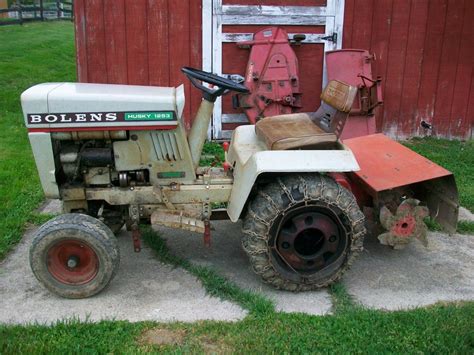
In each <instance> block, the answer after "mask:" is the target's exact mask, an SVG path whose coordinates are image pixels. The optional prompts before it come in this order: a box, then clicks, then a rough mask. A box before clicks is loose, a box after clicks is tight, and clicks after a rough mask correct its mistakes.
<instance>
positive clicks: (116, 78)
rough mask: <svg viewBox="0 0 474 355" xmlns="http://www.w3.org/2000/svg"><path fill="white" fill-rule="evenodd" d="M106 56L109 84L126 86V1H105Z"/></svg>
mask: <svg viewBox="0 0 474 355" xmlns="http://www.w3.org/2000/svg"><path fill="white" fill-rule="evenodd" d="M104 23H105V28H106V29H110V28H113V29H114V30H113V31H110V30H106V31H105V56H106V63H107V82H108V83H111V84H126V83H127V82H128V77H127V39H126V33H125V31H126V26H125V0H104Z"/></svg>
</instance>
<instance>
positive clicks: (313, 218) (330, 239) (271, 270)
mask: <svg viewBox="0 0 474 355" xmlns="http://www.w3.org/2000/svg"><path fill="white" fill-rule="evenodd" d="M243 234H244V238H243V247H244V250H245V251H246V253H247V254H248V256H249V259H250V262H251V264H252V266H253V269H254V270H255V272H256V273H257V274H258V275H260V276H261V277H262V279H263V280H264V281H265V282H267V283H269V284H271V285H273V286H275V287H276V288H279V289H285V290H291V291H303V290H312V289H317V288H320V287H326V286H328V285H330V284H332V283H334V282H336V281H337V280H338V279H339V278H340V277H341V276H342V274H343V273H344V271H345V270H346V269H347V268H348V267H349V266H350V264H351V263H352V261H353V259H354V257H355V256H356V255H357V253H358V252H359V251H360V250H362V243H363V238H364V235H365V227H364V215H363V214H362V212H361V211H360V209H359V207H358V206H357V203H356V201H355V198H354V196H353V195H352V194H351V193H350V192H349V191H347V190H346V189H344V188H343V187H341V186H340V185H339V184H337V183H336V182H335V181H334V180H332V179H331V178H329V177H326V176H321V175H318V174H301V175H297V176H294V175H290V176H285V177H282V178H280V179H278V180H277V182H272V183H270V184H267V185H265V186H263V187H262V188H261V189H259V191H258V193H257V195H256V196H255V197H254V198H253V199H252V201H251V202H250V203H249V206H248V210H247V214H246V216H245V218H244V226H243Z"/></svg>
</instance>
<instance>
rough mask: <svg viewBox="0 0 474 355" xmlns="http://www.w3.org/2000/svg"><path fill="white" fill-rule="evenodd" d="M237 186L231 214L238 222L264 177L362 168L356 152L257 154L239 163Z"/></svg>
mask: <svg viewBox="0 0 474 355" xmlns="http://www.w3.org/2000/svg"><path fill="white" fill-rule="evenodd" d="M235 163H236V166H235V167H234V186H233V188H232V193H231V196H230V200H229V204H228V207H227V213H228V214H229V217H230V219H231V220H232V221H233V222H236V221H237V220H238V219H239V218H240V216H241V214H242V211H243V209H244V207H245V205H246V203H247V200H248V198H249V196H250V193H251V191H252V188H253V187H254V185H255V184H256V182H257V179H258V177H259V176H261V175H262V174H265V175H266V174H268V173H271V174H275V175H284V174H289V173H291V174H293V173H294V174H297V173H329V172H353V171H357V170H359V165H358V163H357V160H356V159H355V157H354V155H353V154H352V152H351V151H350V150H348V149H343V150H286V151H259V152H255V153H254V154H253V155H252V156H251V157H250V158H249V159H248V160H246V161H245V163H240V162H239V160H236V161H235Z"/></svg>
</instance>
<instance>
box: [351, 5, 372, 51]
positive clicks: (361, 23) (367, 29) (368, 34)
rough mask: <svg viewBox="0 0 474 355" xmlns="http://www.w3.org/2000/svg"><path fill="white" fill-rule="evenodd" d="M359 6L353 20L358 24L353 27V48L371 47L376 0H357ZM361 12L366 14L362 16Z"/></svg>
mask: <svg viewBox="0 0 474 355" xmlns="http://www.w3.org/2000/svg"><path fill="white" fill-rule="evenodd" d="M356 5H357V8H356V9H354V10H355V13H354V15H355V14H357V16H354V18H353V21H356V22H357V23H356V24H353V29H352V40H351V47H352V48H363V49H369V48H370V43H371V38H372V22H373V15H374V0H357V1H356ZM361 14H364V15H363V17H361Z"/></svg>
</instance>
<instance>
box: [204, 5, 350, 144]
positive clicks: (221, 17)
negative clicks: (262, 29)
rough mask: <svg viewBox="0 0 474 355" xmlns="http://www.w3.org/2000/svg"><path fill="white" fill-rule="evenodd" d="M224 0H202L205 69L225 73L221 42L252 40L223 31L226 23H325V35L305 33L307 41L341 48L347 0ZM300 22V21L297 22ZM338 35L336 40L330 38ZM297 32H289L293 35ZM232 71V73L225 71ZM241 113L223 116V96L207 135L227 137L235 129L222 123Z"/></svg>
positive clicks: (233, 120)
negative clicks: (298, 1) (284, 1)
mask: <svg viewBox="0 0 474 355" xmlns="http://www.w3.org/2000/svg"><path fill="white" fill-rule="evenodd" d="M222 2H223V1H222V0H202V21H203V23H202V68H203V70H205V71H210V72H213V73H216V74H218V75H222V44H223V43H229V42H230V43H232V42H238V41H242V40H251V39H252V38H253V37H252V36H253V34H252V33H245V34H231V33H222V26H224V25H246V24H248V25H250V24H251V25H268V26H278V25H295V24H296V25H309V26H325V33H324V34H306V39H305V40H304V41H303V42H302V43H303V44H304V43H311V44H314V43H321V44H323V45H324V52H327V51H331V50H335V49H341V48H342V35H343V27H344V5H345V0H327V3H326V6H270V5H223V4H222ZM296 21H297V22H296ZM334 33H335V34H337V40H336V41H335V42H333V41H332V40H331V39H324V37H331V36H332V35H333V34H334ZM294 34H295V33H289V34H288V36H289V37H290V38H292V36H293V35H294ZM226 74H231V73H226ZM326 83H327V78H326V60H325V59H324V60H323V87H324V86H325V85H326ZM239 116H240V115H222V99H221V98H219V99H218V100H217V101H216V103H215V107H214V113H213V118H212V124H211V127H210V128H209V132H208V137H209V139H214V140H228V139H230V137H231V134H232V131H225V130H223V129H222V125H223V123H239V122H240V121H242V118H241V117H239Z"/></svg>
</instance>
